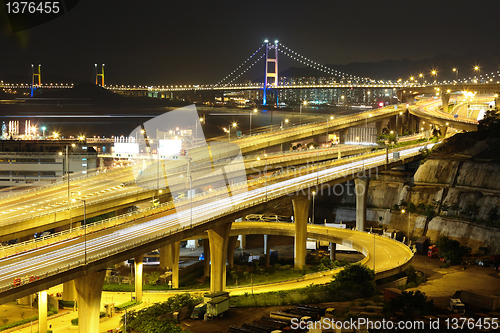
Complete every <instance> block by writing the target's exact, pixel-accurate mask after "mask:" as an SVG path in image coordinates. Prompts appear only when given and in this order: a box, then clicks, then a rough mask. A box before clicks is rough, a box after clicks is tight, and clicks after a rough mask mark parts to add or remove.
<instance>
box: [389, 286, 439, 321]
mask: <svg viewBox="0 0 500 333" xmlns="http://www.w3.org/2000/svg"><path fill="white" fill-rule="evenodd" d="M433 308H434V302H433V301H432V300H430V301H427V296H425V293H423V292H421V291H420V290H417V291H415V292H413V291H410V292H406V291H403V292H402V293H401V295H399V297H397V298H393V299H391V300H390V301H389V302H388V303H387V304H386V305H385V306H384V314H385V315H386V316H391V317H392V316H394V314H395V313H396V312H398V313H402V315H403V317H404V318H416V317H418V316H422V315H427V314H430V313H431V312H432V309H433Z"/></svg>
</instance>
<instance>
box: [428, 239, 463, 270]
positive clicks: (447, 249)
mask: <svg viewBox="0 0 500 333" xmlns="http://www.w3.org/2000/svg"><path fill="white" fill-rule="evenodd" d="M436 246H437V247H438V249H439V256H441V257H443V258H444V259H445V260H446V261H449V263H450V265H458V264H460V263H461V262H462V258H463V257H465V256H468V255H469V254H470V253H471V248H470V247H468V246H464V245H461V244H460V242H459V241H457V240H454V239H451V238H449V237H446V236H441V237H439V239H438V241H437V242H436Z"/></svg>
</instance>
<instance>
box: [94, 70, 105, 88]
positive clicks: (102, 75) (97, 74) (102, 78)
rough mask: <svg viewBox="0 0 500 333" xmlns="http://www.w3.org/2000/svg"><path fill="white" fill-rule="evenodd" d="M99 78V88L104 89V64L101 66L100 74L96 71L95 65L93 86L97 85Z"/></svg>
mask: <svg viewBox="0 0 500 333" xmlns="http://www.w3.org/2000/svg"><path fill="white" fill-rule="evenodd" d="M99 77H100V78H101V87H104V64H102V65H101V72H100V73H99V72H98V71H97V64H95V85H96V86H98V85H99Z"/></svg>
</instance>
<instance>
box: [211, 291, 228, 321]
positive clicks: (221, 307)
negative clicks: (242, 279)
mask: <svg viewBox="0 0 500 333" xmlns="http://www.w3.org/2000/svg"><path fill="white" fill-rule="evenodd" d="M227 310H229V297H227V296H219V297H215V298H212V299H211V300H210V301H208V302H207V312H206V313H207V315H208V316H209V317H221V318H222V317H224V313H226V312H227Z"/></svg>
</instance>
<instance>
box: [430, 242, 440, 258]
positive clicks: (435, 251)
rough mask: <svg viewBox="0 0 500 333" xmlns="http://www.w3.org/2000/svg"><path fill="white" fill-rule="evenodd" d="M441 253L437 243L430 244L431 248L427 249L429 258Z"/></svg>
mask: <svg viewBox="0 0 500 333" xmlns="http://www.w3.org/2000/svg"><path fill="white" fill-rule="evenodd" d="M438 255H439V249H438V247H437V246H436V245H431V246H429V249H428V251H427V256H428V257H429V258H432V257H437V256H438Z"/></svg>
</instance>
